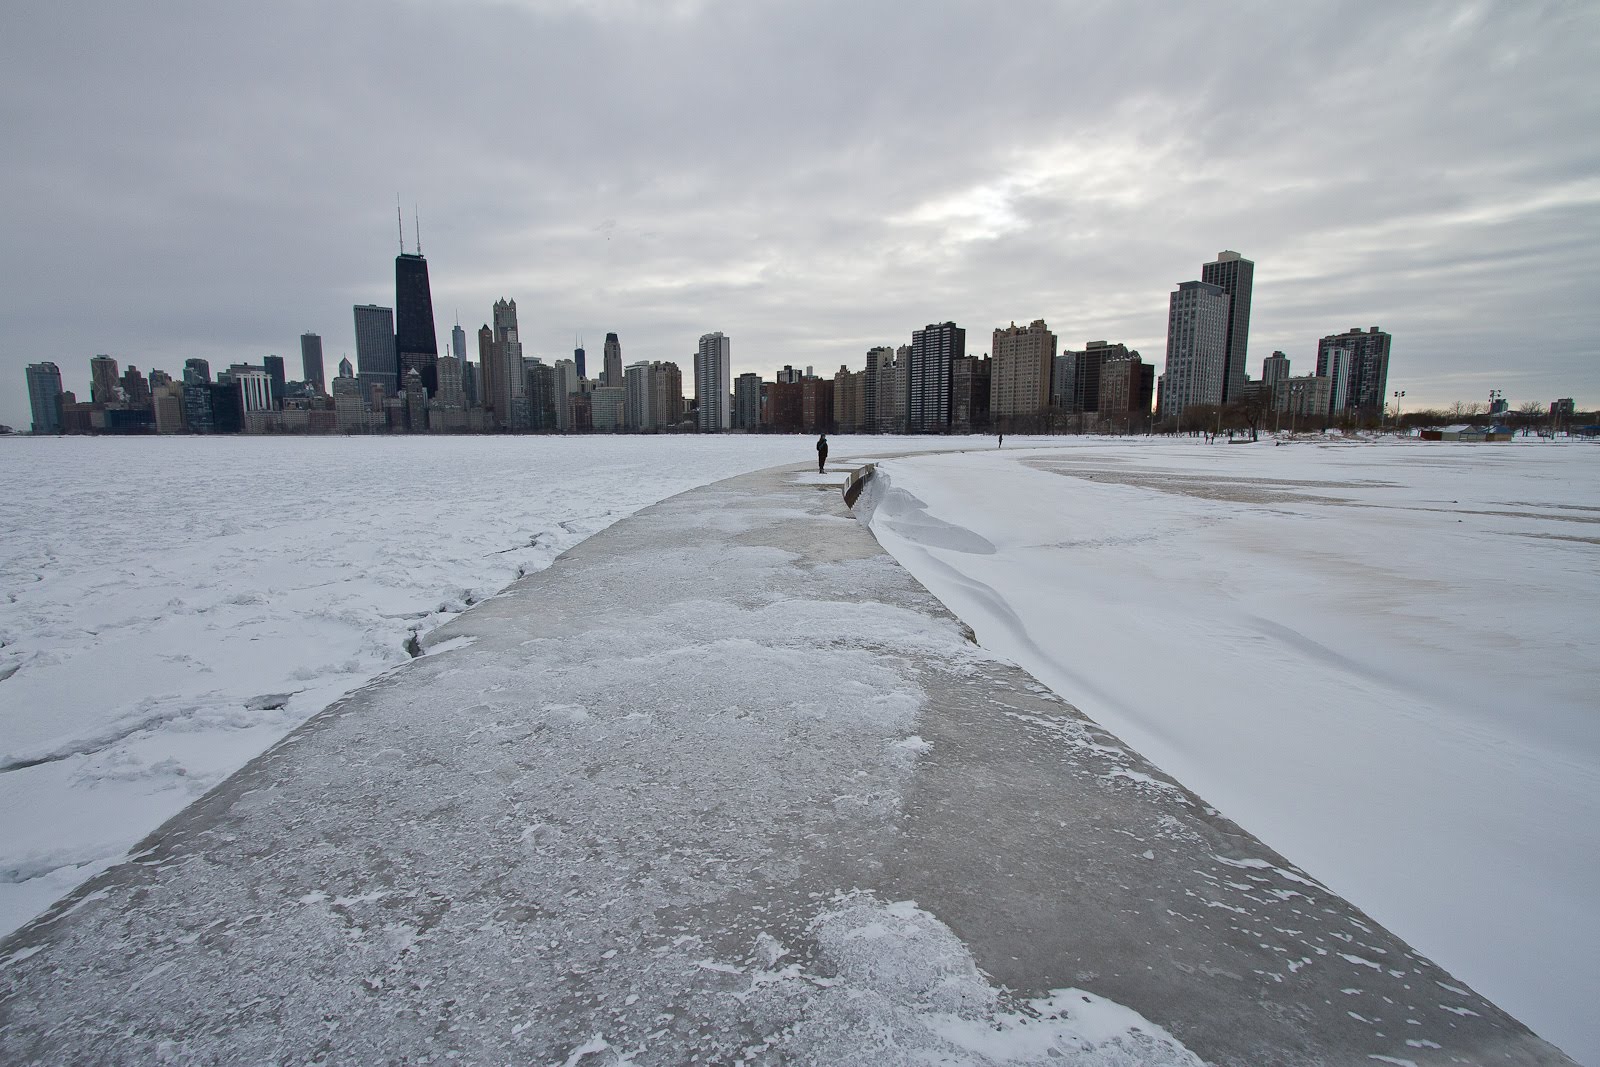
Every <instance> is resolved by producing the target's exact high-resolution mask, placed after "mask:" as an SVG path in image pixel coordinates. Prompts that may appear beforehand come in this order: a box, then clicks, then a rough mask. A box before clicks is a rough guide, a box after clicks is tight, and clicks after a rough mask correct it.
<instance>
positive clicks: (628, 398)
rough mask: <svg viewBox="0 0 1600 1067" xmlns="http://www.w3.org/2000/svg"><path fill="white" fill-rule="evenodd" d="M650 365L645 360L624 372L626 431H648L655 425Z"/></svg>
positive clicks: (624, 423) (623, 402) (625, 368)
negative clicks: (651, 401) (651, 408)
mask: <svg viewBox="0 0 1600 1067" xmlns="http://www.w3.org/2000/svg"><path fill="white" fill-rule="evenodd" d="M650 377H651V375H650V364H649V363H648V362H646V361H644V360H641V361H639V362H638V363H635V364H633V365H632V366H629V367H624V368H623V371H622V388H623V397H622V426H623V429H626V430H633V431H639V430H648V429H651V428H652V427H653V426H654V425H655V423H654V415H653V413H652V412H651V410H650V399H651V397H650V394H651V389H650V386H651V381H650Z"/></svg>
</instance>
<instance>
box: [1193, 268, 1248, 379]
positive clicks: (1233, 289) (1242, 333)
mask: <svg viewBox="0 0 1600 1067" xmlns="http://www.w3.org/2000/svg"><path fill="white" fill-rule="evenodd" d="M1255 276H1256V265H1255V264H1254V263H1253V262H1251V261H1250V260H1248V259H1245V258H1244V257H1243V256H1241V255H1240V254H1239V253H1237V252H1218V253H1217V258H1216V259H1215V260H1213V261H1212V262H1210V263H1206V264H1203V265H1202V266H1201V267H1200V280H1201V281H1203V282H1207V283H1209V284H1211V285H1215V286H1218V287H1220V288H1221V289H1222V291H1223V292H1225V293H1227V294H1228V321H1227V324H1226V326H1225V327H1224V329H1223V339H1222V349H1223V367H1222V400H1221V403H1224V404H1226V403H1228V402H1230V401H1233V400H1243V399H1244V381H1245V373H1244V372H1245V357H1246V355H1247V349H1248V347H1249V342H1250V291H1251V289H1252V288H1253V287H1254V285H1255Z"/></svg>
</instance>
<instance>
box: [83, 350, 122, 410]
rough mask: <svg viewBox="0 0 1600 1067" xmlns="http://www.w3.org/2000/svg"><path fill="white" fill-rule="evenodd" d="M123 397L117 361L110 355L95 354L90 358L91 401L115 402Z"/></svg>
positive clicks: (94, 402) (95, 402)
mask: <svg viewBox="0 0 1600 1067" xmlns="http://www.w3.org/2000/svg"><path fill="white" fill-rule="evenodd" d="M120 399H122V393H121V392H120V391H119V387H118V386H117V361H116V360H114V359H112V358H111V357H110V356H95V357H94V358H93V359H91V360H89V402H90V403H92V404H114V403H116V402H117V401H118V400H120Z"/></svg>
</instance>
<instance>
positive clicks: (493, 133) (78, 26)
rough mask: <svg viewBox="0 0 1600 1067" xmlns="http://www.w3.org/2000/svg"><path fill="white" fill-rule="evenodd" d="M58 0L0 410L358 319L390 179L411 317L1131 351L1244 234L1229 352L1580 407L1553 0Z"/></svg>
mask: <svg viewBox="0 0 1600 1067" xmlns="http://www.w3.org/2000/svg"><path fill="white" fill-rule="evenodd" d="M1279 7H1282V8H1283V10H1279V9H1278V8H1276V7H1274V8H1268V7H1265V6H1262V5H1240V6H1238V7H1234V8H1230V9H1225V10H1217V9H1216V6H1215V5H1212V6H1210V7H1198V6H1195V5H1176V4H1173V5H1164V6H1151V7H1145V8H1140V9H1137V10H1130V9H1129V6H1128V5H1118V4H1074V5H1063V4H1056V3H1042V2H1020V3H1011V4H1005V5H976V4H963V3H932V2H930V3H925V4H918V5H889V4H862V3H859V2H858V3H853V4H846V3H829V2H812V3H770V4H751V3H718V2H705V3H678V4H673V5H657V4H653V3H649V4H647V3H644V2H642V0H641V2H634V3H628V2H612V3H601V4H593V5H587V4H579V3H555V2H545V3H488V2H484V3H475V2H456V3H445V4H423V3H420V2H415V3H377V2H372V3H346V4H337V5H317V4H309V3H307V4H276V5H259V6H247V7H241V8H238V9H236V6H235V5H211V4H199V3H193V4H186V3H158V4H153V5H116V4H109V3H108V4H85V3H77V4H74V3H58V4H52V5H48V6H45V5H36V6H35V8H34V9H32V10H27V11H24V12H21V13H13V14H12V15H11V17H10V18H9V19H8V32H7V33H6V34H5V37H4V41H3V42H0V88H3V92H0V115H3V117H4V128H5V129H6V131H7V138H8V166H7V167H6V168H4V170H3V171H0V195H4V197H5V202H6V203H7V204H8V205H9V210H8V211H7V212H6V213H5V215H4V218H3V219H0V249H3V250H4V251H3V253H0V254H3V259H0V271H3V279H0V280H3V282H4V284H3V286H0V314H3V318H4V321H5V322H6V323H7V325H8V326H9V331H8V334H9V336H8V341H9V342H10V343H9V344H7V345H6V346H5V351H4V354H3V355H0V383H4V384H3V387H0V422H7V423H11V424H12V425H17V426H25V425H26V424H27V422H28V413H27V402H26V397H25V394H24V391H23V375H22V368H23V366H24V364H26V363H28V362H32V361H35V360H40V359H50V360H53V361H55V362H56V363H57V364H59V365H60V366H61V367H62V369H63V372H64V374H65V376H66V380H67V385H68V387H69V388H76V389H78V390H79V391H80V392H81V391H83V390H84V389H85V388H86V383H87V373H88V372H87V366H88V359H89V357H90V356H91V355H94V354H95V353H97V352H108V353H110V354H112V355H114V356H116V357H117V358H118V359H119V360H121V361H122V363H123V364H124V365H126V364H127V363H129V362H132V363H135V364H137V365H139V366H140V367H141V368H143V369H148V368H149V367H151V366H157V367H162V368H164V369H167V370H172V371H176V370H177V369H178V368H179V366H181V363H182V360H183V359H184V358H187V357H188V356H192V355H200V356H205V357H207V358H210V359H212V361H213V362H219V361H220V362H224V363H226V362H231V361H233V360H238V359H249V360H255V359H259V357H260V356H261V355H263V354H265V353H268V352H277V353H280V354H284V355H286V356H289V357H291V358H290V360H289V363H290V366H291V367H294V366H295V365H296V361H295V360H294V359H293V358H292V357H293V356H294V354H295V350H296V337H297V335H298V334H299V333H300V332H301V331H303V330H308V329H309V330H315V331H317V332H320V333H321V334H322V335H323V336H324V343H325V347H326V349H327V350H328V352H329V354H330V356H331V357H332V361H335V362H336V361H337V359H338V356H339V354H341V353H344V352H351V351H353V347H354V344H353V339H352V337H351V322H350V305H351V304H353V303H365V302H368V301H374V302H378V303H390V302H391V300H392V265H391V261H392V257H393V254H394V252H395V251H396V249H397V245H396V237H395V227H394V218H393V198H394V196H395V193H396V192H398V193H400V195H401V196H402V197H403V199H404V201H405V203H406V214H407V235H408V236H407V240H408V241H409V240H410V239H411V238H410V229H411V224H410V215H411V205H412V204H413V203H416V204H419V205H420V208H421V215H422V239H423V247H424V251H425V252H426V253H427V254H428V258H429V261H430V265H431V268H432V276H433V285H434V293H435V302H436V314H437V317H438V321H439V322H440V323H441V326H442V327H443V328H444V329H446V330H447V329H448V324H449V323H450V322H451V321H452V319H453V316H454V314H455V312H456V309H458V308H459V310H460V313H461V317H462V318H461V321H462V325H463V326H465V327H467V329H468V331H469V333H471V332H472V331H473V330H474V329H475V328H476V326H477V325H478V324H479V323H480V322H482V321H483V320H484V319H485V318H487V316H488V307H489V304H490V303H491V302H492V301H493V300H494V299H495V298H497V297H499V296H510V297H513V298H515V299H516V300H517V303H518V306H519V310H520V311H521V316H522V320H523V325H524V334H525V341H526V342H527V345H528V348H529V349H531V350H532V351H533V352H535V353H537V354H541V355H546V356H559V355H561V354H563V353H564V352H565V351H566V350H568V349H570V348H571V346H572V341H573V337H574V335H575V334H577V333H579V332H582V333H584V334H586V335H587V337H588V338H589V339H590V341H591V346H592V347H597V343H598V340H599V338H600V336H601V334H602V333H603V332H604V331H606V330H617V331H618V332H619V333H621V335H622V338H623V343H624V352H625V356H626V357H627V358H629V359H633V358H665V359H677V360H678V361H679V362H680V363H683V362H684V361H685V360H686V358H687V356H688V354H689V352H690V351H691V350H692V348H693V345H694V342H695V339H696V338H697V337H698V336H699V334H701V333H702V332H705V331H708V330H714V329H721V330H724V331H725V332H727V333H729V334H730V335H731V336H732V337H733V339H734V348H733V350H734V357H735V371H736V372H737V371H743V370H756V371H759V372H760V373H762V374H763V375H767V376H770V374H771V372H772V371H773V369H774V368H776V367H778V366H781V365H782V364H784V363H796V364H812V365H815V366H817V368H818V369H819V371H820V370H824V369H826V370H831V369H833V368H836V367H837V366H839V365H840V364H841V363H847V364H849V365H851V366H859V365H860V363H861V358H862V355H863V353H864V351H865V349H866V348H867V347H868V346H870V345H873V344H885V343H902V342H904V341H905V340H907V339H908V338H909V334H910V331H911V330H912V329H914V328H916V327H918V326H920V325H922V324H924V323H926V322H930V321H935V320H943V319H947V318H953V319H955V320H956V321H958V322H960V323H961V324H963V325H965V326H966V327H967V328H968V331H969V346H970V347H971V348H973V350H975V351H984V350H986V348H987V332H988V331H989V330H990V329H992V328H993V327H995V326H997V325H1003V324H1005V323H1006V322H1009V321H1011V320H1012V319H1017V320H1025V319H1031V318H1035V317H1041V316H1042V317H1044V318H1045V319H1047V320H1048V321H1049V322H1050V324H1051V325H1052V326H1053V327H1054V328H1055V329H1056V330H1057V332H1058V333H1059V334H1060V335H1061V337H1062V339H1063V342H1064V343H1069V344H1073V345H1077V344H1081V343H1082V342H1083V341H1084V340H1087V339H1090V338H1106V339H1110V340H1122V341H1126V342H1128V343H1129V344H1131V345H1133V346H1135V347H1137V348H1139V349H1141V350H1142V351H1143V352H1144V354H1145V355H1146V357H1147V358H1151V359H1154V360H1156V361H1157V362H1159V361H1160V359H1161V357H1162V354H1163V348H1164V331H1165V314H1166V296H1167V293H1168V291H1169V290H1170V288H1171V287H1172V285H1173V284H1174V283H1176V282H1178V281H1181V280H1186V279H1188V278H1193V277H1196V276H1197V275H1198V273H1199V266H1200V263H1201V262H1202V261H1204V260H1207V259H1209V258H1211V257H1212V256H1213V255H1214V254H1215V253H1216V252H1217V251H1219V250H1221V249H1223V248H1233V249H1237V250H1239V251H1241V252H1243V253H1244V254H1246V255H1247V256H1250V257H1251V258H1253V259H1255V260H1256V263H1257V273H1256V285H1257V289H1256V294H1255V302H1254V308H1253V315H1254V318H1253V329H1252V335H1251V367H1252V371H1253V372H1256V373H1259V361H1260V359H1261V358H1262V357H1264V356H1266V355H1267V354H1269V353H1270V352H1271V351H1272V350H1273V349H1274V348H1281V349H1283V350H1284V351H1286V352H1288V354H1289V355H1290V357H1291V359H1293V360H1294V363H1295V369H1296V371H1297V372H1303V371H1305V370H1307V369H1309V362H1310V358H1311V356H1312V354H1313V353H1314V350H1315V341H1316V339H1317V338H1318V337H1319V336H1321V335H1323V334H1325V333H1328V332H1332V331H1336V330H1342V329H1344V328H1346V327H1349V326H1355V325H1360V326H1368V325H1381V326H1383V327H1384V328H1386V329H1388V330H1390V331H1391V332H1392V333H1393V334H1394V335H1395V355H1394V366H1393V370H1392V373H1391V376H1392V379H1393V382H1394V384H1395V385H1396V387H1398V388H1406V389H1407V390H1408V392H1409V393H1410V396H1409V397H1408V404H1409V403H1411V402H1412V401H1413V400H1415V401H1416V402H1417V403H1427V402H1437V403H1441V404H1442V403H1447V402H1450V401H1453V400H1455V399H1464V400H1476V399H1481V398H1482V397H1483V396H1485V395H1486V394H1487V390H1488V389H1489V388H1490V387H1495V388H1501V389H1504V390H1506V392H1507V393H1508V394H1509V395H1510V396H1511V397H1512V398H1513V399H1514V400H1517V401H1521V400H1529V399H1531V400H1539V401H1541V402H1544V401H1548V400H1550V399H1553V398H1554V397H1556V396H1565V395H1574V396H1577V397H1578V398H1579V399H1580V401H1581V402H1583V403H1585V404H1589V405H1594V404H1600V369H1597V366H1596V361H1595V359H1594V358H1593V345H1594V342H1593V338H1594V337H1595V336H1597V335H1600V312H1597V311H1596V308H1597V307H1600V301H1596V300H1595V299H1594V298H1593V296H1592V294H1591V293H1590V291H1589V290H1590V288H1591V285H1590V279H1591V278H1593V277H1594V276H1595V275H1596V273H1597V267H1600V253H1597V252H1596V249H1597V248H1600V243H1597V241H1596V238H1597V237H1600V233H1597V230H1600V221H1597V220H1600V210H1597V209H1600V177H1597V176H1600V166H1597V165H1596V164H1597V156H1600V143H1597V142H1596V139H1595V138H1594V136H1593V130H1595V129H1600V97H1597V94H1596V93H1595V92H1594V91H1593V80H1592V79H1593V75H1592V70H1593V67H1594V64H1595V61H1596V58H1597V56H1600V48H1597V45H1600V16H1597V14H1596V13H1595V9H1594V8H1592V7H1591V6H1588V5H1576V4H1566V3H1556V2H1552V3H1544V4H1539V3H1529V4H1521V5H1514V6H1510V5H1488V4H1476V5H1474V4H1460V3H1454V4H1438V5H1433V6H1422V5H1392V4H1353V3H1352V4H1327V5H1317V6H1316V7H1315V8H1314V10H1309V11H1307V10H1301V8H1303V7H1304V5H1280V6H1279Z"/></svg>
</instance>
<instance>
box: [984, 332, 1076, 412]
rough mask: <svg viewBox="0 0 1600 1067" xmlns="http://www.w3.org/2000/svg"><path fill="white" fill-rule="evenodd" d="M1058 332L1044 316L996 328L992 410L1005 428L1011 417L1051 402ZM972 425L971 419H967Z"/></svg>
mask: <svg viewBox="0 0 1600 1067" xmlns="http://www.w3.org/2000/svg"><path fill="white" fill-rule="evenodd" d="M1055 358H1056V335H1055V334H1053V333H1051V332H1050V328H1049V327H1048V326H1046V325H1045V322H1044V320H1043V319H1034V320H1033V322H1031V323H1029V324H1028V325H1027V326H1018V325H1017V324H1016V323H1015V322H1013V323H1012V324H1011V325H1010V326H1009V327H1007V328H1005V329H999V330H995V331H994V344H993V347H992V348H991V349H990V359H991V360H992V362H991V365H990V370H989V414H990V416H991V417H992V418H993V419H994V420H995V425H997V426H999V427H1001V428H1002V429H1003V428H1005V427H1006V426H1007V425H1008V424H1009V423H1010V420H1012V419H1014V418H1019V417H1029V416H1034V415H1039V414H1042V413H1043V412H1044V409H1045V408H1047V407H1049V406H1050V377H1051V371H1052V369H1053V364H1054V363H1055ZM968 425H969V427H970V425H971V424H970V421H969V423H968Z"/></svg>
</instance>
